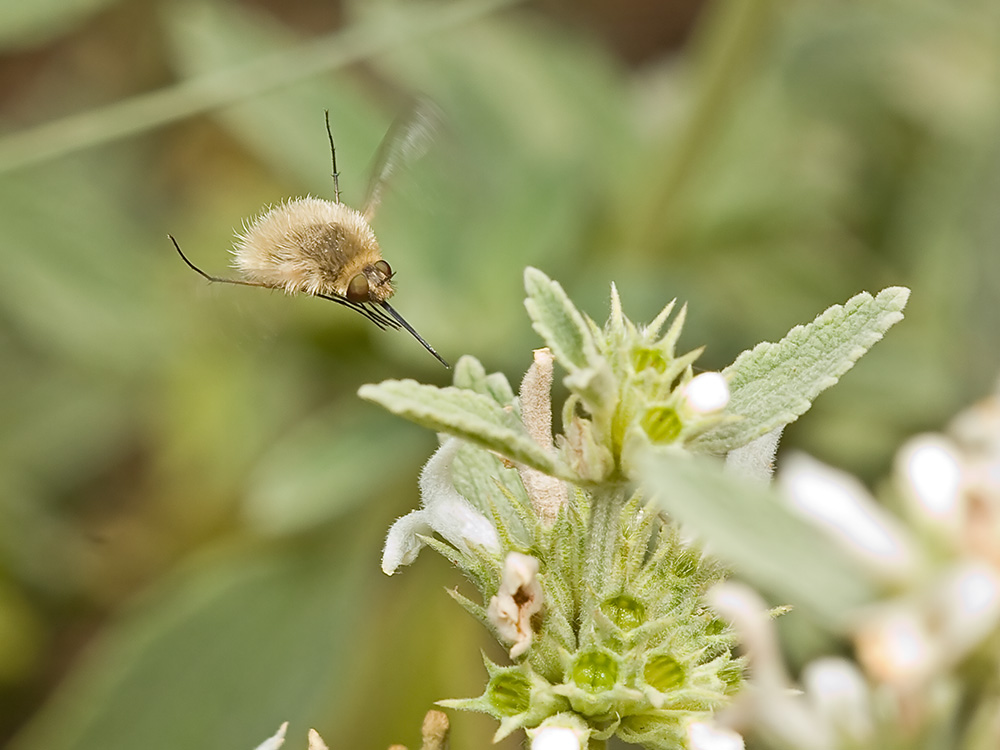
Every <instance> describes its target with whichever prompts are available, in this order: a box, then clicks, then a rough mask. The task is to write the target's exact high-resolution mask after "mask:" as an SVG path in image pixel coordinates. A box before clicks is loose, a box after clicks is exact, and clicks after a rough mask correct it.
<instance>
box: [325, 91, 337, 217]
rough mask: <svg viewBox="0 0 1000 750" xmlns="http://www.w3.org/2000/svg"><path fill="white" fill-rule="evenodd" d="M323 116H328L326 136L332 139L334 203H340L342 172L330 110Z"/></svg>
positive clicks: (331, 174)
mask: <svg viewBox="0 0 1000 750" xmlns="http://www.w3.org/2000/svg"><path fill="white" fill-rule="evenodd" d="M323 114H324V115H326V136H327V138H329V139H330V160H331V161H332V162H333V171H332V172H331V173H330V176H331V177H333V202H334V203H340V172H338V171H337V148H336V147H335V146H334V145H333V131H332V130H330V110H328V109H324V110H323Z"/></svg>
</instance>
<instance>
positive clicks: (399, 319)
mask: <svg viewBox="0 0 1000 750" xmlns="http://www.w3.org/2000/svg"><path fill="white" fill-rule="evenodd" d="M380 304H381V305H382V307H384V308H385V310H386V312H388V313H389V314H390V315H391V316H392V317H393V318H395V320H396V322H398V323H399V324H400V325H401V326H403V328H405V329H406V330H407V331H409V332H410V335H411V336H413V338H415V339H416V340H417V341H419V342H420V343H421V344H423V347H424V349H426V350H427V351H429V352H430V353H431V354H433V355H434V358H435V359H436V360H437V361H438V362H440V363H441V364H442V365H444V366H445V367H447V368H449V369H450V368H451V365H449V364H448V363H447V362H445V361H444V360H443V359H442V358H441V355H440V354H438V353H437V352H436V351H434V347H433V346H431V345H430V344H428V343H427V342H426V341H424V340H423V338H422V337H421V335H420V334H419V333H417V332H416V331H414V330H413V326H411V325H410V324H409V323H407V322H406V321H405V320H404V319H403V316H402V315H400V314H399V313H398V312H396V311H395V310H394V309H393V308H392V306H391V305H390V304H389V303H388V302H382V303H380Z"/></svg>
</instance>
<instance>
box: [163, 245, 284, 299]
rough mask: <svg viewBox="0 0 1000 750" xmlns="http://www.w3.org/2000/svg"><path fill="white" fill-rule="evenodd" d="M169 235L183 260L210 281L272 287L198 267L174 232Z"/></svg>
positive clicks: (265, 287)
mask: <svg viewBox="0 0 1000 750" xmlns="http://www.w3.org/2000/svg"><path fill="white" fill-rule="evenodd" d="M167 237H169V238H170V241H171V242H173V243H174V248H175V249H176V250H177V254H178V255H180V256H181V260H183V261H184V262H185V263H186V264H187V266H188V268H190V269H191V270H192V271H194V272H195V273H197V274H198V275H199V276H201V277H203V278H205V279H208V280H209V281H215V282H218V283H220V284H237V285H239V286H259V287H263V288H264V289H270V288H271V287H269V286H267V285H266V284H259V283H257V282H255V281H243V280H242V279H224V278H222V277H221V276H212V275H210V274H207V273H205V272H204V271H202V270H201V269H200V268H198V266H196V265H195V264H194V263H192V262H191V261H190V260H188V257H187V256H186V255H185V254H184V251H183V250H181V246H180V245H178V244H177V240H175V239H174V236H173V235H172V234H168V235H167Z"/></svg>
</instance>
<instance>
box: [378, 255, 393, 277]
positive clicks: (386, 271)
mask: <svg viewBox="0 0 1000 750" xmlns="http://www.w3.org/2000/svg"><path fill="white" fill-rule="evenodd" d="M375 270H376V271H378V272H379V273H380V274H382V276H384V277H385V278H387V279H388V278H390V277H391V276H392V268H391V267H390V266H389V264H388V263H386V262H385V261H384V260H377V261H375Z"/></svg>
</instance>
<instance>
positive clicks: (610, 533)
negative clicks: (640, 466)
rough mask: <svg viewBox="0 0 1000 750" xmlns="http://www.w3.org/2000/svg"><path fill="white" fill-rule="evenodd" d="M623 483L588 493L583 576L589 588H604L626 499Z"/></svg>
mask: <svg viewBox="0 0 1000 750" xmlns="http://www.w3.org/2000/svg"><path fill="white" fill-rule="evenodd" d="M628 497H629V495H628V493H627V492H626V487H625V485H621V484H618V485H614V486H612V487H606V488H605V487H601V488H598V489H594V490H591V493H590V529H589V533H588V538H587V556H586V560H585V561H584V565H586V572H585V574H584V580H585V581H586V583H587V589H588V591H590V592H593V593H595V594H596V593H597V592H599V591H601V590H603V589H604V582H605V581H606V580H607V576H608V574H609V572H610V570H611V566H612V565H613V563H614V556H615V550H616V549H617V548H618V546H619V543H620V540H619V532H620V529H621V525H620V519H621V514H622V509H623V508H624V507H625V503H626V502H627V500H628Z"/></svg>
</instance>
